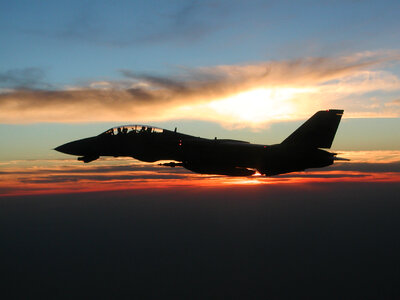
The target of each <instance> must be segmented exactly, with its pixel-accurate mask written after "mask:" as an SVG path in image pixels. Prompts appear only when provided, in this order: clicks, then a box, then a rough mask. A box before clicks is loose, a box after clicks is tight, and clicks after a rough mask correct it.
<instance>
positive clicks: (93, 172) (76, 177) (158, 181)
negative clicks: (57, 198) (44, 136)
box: [0, 151, 400, 196]
mask: <svg viewBox="0 0 400 300" xmlns="http://www.w3.org/2000/svg"><path fill="white" fill-rule="evenodd" d="M341 155H343V156H345V157H351V158H352V161H350V162H337V163H335V164H334V165H332V166H330V167H327V168H324V169H309V170H308V171H307V172H298V173H290V174H284V175H280V176H274V177H264V176H251V177H236V178H235V177H226V176H219V175H200V174H196V173H192V172H190V171H188V170H186V169H184V168H180V167H177V168H168V167H163V166H159V165H158V164H148V163H142V162H138V161H136V160H132V159H118V160H113V159H101V160H99V161H96V162H95V163H92V164H82V163H81V162H78V161H72V160H54V161H10V162H7V163H2V171H0V176H1V178H2V181H1V182H0V195H3V196H5V195H25V194H49V193H72V192H90V191H109V190H110V191H111V190H128V189H137V190H143V189H144V190H147V189H163V188H173V187H186V188H199V187H219V186H248V185H254V186H259V185H279V184H300V185H306V184H309V183H314V182H321V183H322V182H325V183H332V182H371V183H372V182H400V152H399V151H368V152H362V151H354V152H345V153H342V154H341Z"/></svg>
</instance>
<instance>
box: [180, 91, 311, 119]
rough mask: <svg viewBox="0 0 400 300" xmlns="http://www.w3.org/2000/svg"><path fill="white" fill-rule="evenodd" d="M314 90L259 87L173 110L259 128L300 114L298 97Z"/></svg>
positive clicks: (202, 117)
mask: <svg viewBox="0 0 400 300" xmlns="http://www.w3.org/2000/svg"><path fill="white" fill-rule="evenodd" d="M312 93H315V88H278V87H276V88H257V89H254V90H250V91H246V92H242V93H239V94H236V95H233V96H230V97H226V98H223V99H216V100H213V101H210V102H207V103H201V104H195V105H185V106H181V107H179V108H178V109H174V111H173V113H174V114H175V115H176V114H180V115H181V116H190V117H191V118H199V119H208V120H210V119H213V120H218V121H220V122H222V123H224V124H234V125H235V126H236V125H237V124H241V125H243V124H246V125H250V126H254V127H257V126H258V125H260V124H265V123H269V122H274V121H283V120H291V119H293V117H294V116H298V114H299V107H298V106H297V105H296V103H297V102H298V101H297V100H300V99H304V97H307V96H308V95H310V94H312ZM307 98H310V97H307ZM303 102H304V101H303Z"/></svg>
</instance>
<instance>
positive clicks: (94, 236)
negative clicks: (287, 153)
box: [0, 182, 400, 299]
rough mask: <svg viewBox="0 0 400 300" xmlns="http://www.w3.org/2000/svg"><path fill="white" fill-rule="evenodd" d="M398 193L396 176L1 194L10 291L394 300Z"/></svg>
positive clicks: (27, 294) (15, 294) (399, 261)
mask: <svg viewBox="0 0 400 300" xmlns="http://www.w3.org/2000/svg"><path fill="white" fill-rule="evenodd" d="M399 194H400V185H399V183H398V182H392V183H379V182H375V183H373V184H371V183H368V184H366V183H360V182H356V183H351V182H350V183H345V182H344V183H309V184H303V185H296V184H294V185H269V186H248V187H243V186H242V187H232V186H231V187H221V188H216V187H213V188H198V187H197V188H193V189H191V188H183V187H177V188H175V189H164V188H159V189H154V190H130V191H114V192H101V193H79V194H65V195H40V196H14V197H4V198H2V199H1V200H0V203H1V209H0V220H1V221H0V222H1V224H0V234H1V240H2V245H1V248H0V253H1V257H2V266H1V270H2V271H1V272H2V273H3V275H5V276H3V281H2V285H3V288H2V291H3V293H4V292H6V294H7V295H9V297H8V298H9V299H13V298H19V297H21V296H23V297H24V298H31V299H32V298H37V297H38V296H41V297H42V298H44V297H51V298H53V299H65V298H69V299H72V298H74V299H75V298H92V299H93V298H98V297H100V298H110V299H111V298H114V299H124V298H129V299H134V298H136V299H148V298H149V299H163V298H164V299H165V298H175V299H177V298H183V299H210V298H217V299H230V298H231V299H232V298H236V299H288V298H290V299H299V298H318V299H327V298H335V299H357V298H358V299H361V298H362V299H368V298H371V299H394V298H397V297H399V295H400V294H399V286H398V282H399V281H398V280H399V278H400V277H399V275H400V270H399V268H400V255H399V253H400V242H399V238H398V236H399V231H400V218H399V216H400V213H399V212H400V202H399ZM4 278H6V279H5V280H4ZM8 298H7V299H8Z"/></svg>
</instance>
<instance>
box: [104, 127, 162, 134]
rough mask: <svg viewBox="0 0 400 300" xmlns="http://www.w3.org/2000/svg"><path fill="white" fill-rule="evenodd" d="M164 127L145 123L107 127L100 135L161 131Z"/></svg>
mask: <svg viewBox="0 0 400 300" xmlns="http://www.w3.org/2000/svg"><path fill="white" fill-rule="evenodd" d="M163 132H164V129H162V128H156V127H152V126H147V125H124V126H118V127H113V128H110V129H108V130H107V131H105V132H103V133H102V134H101V135H118V134H140V133H147V134H148V133H163Z"/></svg>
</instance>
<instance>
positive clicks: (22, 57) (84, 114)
mask: <svg viewBox="0 0 400 300" xmlns="http://www.w3.org/2000/svg"><path fill="white" fill-rule="evenodd" d="M388 6H389V7H390V9H388ZM399 7H400V5H399V4H398V3H397V2H396V1H393V2H390V1H379V2H378V1H351V2H348V1H343V2H340V1H326V2H320V1H314V2H313V1H304V2H303V1H299V2H296V3H290V2H279V3H278V2H274V1H168V2H167V1H160V2H157V1H155V2H154V1H146V2H145V3H141V2H134V1H121V2H118V4H116V3H112V2H108V1H96V2H94V1H65V2H63V1H61V2H60V1H57V2H52V3H49V2H48V1H35V3H32V2H31V1H15V2H12V3H6V2H3V3H2V4H1V7H0V8H1V9H0V16H1V18H0V28H1V29H0V32H1V35H0V39H1V45H2V47H1V49H0V59H1V64H0V65H1V69H0V123H1V126H0V134H1V136H2V140H3V141H2V146H1V148H0V160H1V164H2V167H1V168H2V169H3V172H6V173H7V174H10V173H13V172H14V173H15V172H16V169H15V168H14V167H15V166H21V167H22V168H30V167H31V163H27V164H26V165H24V164H23V162H22V161H26V160H32V159H35V160H40V161H37V162H36V163H35V164H36V165H37V167H38V168H39V167H40V166H41V165H43V167H45V166H46V167H47V165H48V164H52V165H54V162H51V163H50V161H53V160H56V161H57V162H58V163H59V164H60V167H67V166H68V165H69V164H70V162H69V159H71V157H67V156H66V155H63V154H61V153H57V152H55V151H53V150H52V149H53V148H54V147H56V146H58V145H60V144H63V143H65V142H68V141H71V140H74V139H78V138H83V137H87V136H93V135H97V134H99V133H101V132H103V131H105V130H106V129H108V128H110V127H112V126H115V125H123V124H151V125H155V126H159V127H163V128H167V129H173V128H175V127H178V130H179V131H181V132H184V133H188V134H192V135H196V136H203V137H208V138H213V137H214V136H217V137H219V138H234V139H241V140H246V141H250V142H256V143H261V144H274V143H279V142H281V141H282V140H283V139H284V138H285V137H286V136H287V135H288V134H290V133H291V132H292V131H293V130H294V129H295V128H297V127H298V126H299V125H300V124H301V123H302V122H303V121H304V120H305V119H307V118H308V117H309V116H311V115H312V114H313V113H314V112H316V111H317V110H321V109H329V108H337V109H344V111H345V113H344V118H343V121H342V123H341V125H340V127H339V131H338V134H337V137H336V139H335V142H334V145H333V148H334V149H335V150H337V151H373V150H378V151H384V150H387V151H389V150H390V151H400V133H399V130H397V129H398V128H400V118H399V116H400V64H399V60H400V36H399V34H398V30H397V29H398V28H400V21H399V18H398V16H397V14H396V11H397V9H398V8H399ZM368 155H369V156H370V157H371V156H374V154H373V152H369V154H368ZM397 158H399V157H397ZM64 160H65V161H64ZM67 160H68V161H67ZM399 160H400V158H399ZM118 162H119V164H124V165H130V164H133V165H135V164H137V162H134V161H132V160H125V161H123V162H122V161H118ZM356 162H357V161H356ZM103 163H105V161H98V162H94V163H93V164H92V165H89V166H85V168H86V169H87V170H88V169H90V168H94V169H93V172H96V171H95V168H96V167H99V166H101V165H102V164H103ZM11 166H14V167H13V168H11ZM80 167H82V166H80ZM152 168H155V167H154V166H153V167H152ZM35 170H36V169H35ZM156 173H157V172H156ZM15 174H16V173H15ZM32 176H34V174H31V175H30V177H32ZM38 176H39V175H38ZM15 180H17V179H16V178H15ZM207 180H208V179H206V181H207ZM59 184H63V182H59ZM41 190H42V189H41ZM43 190H45V189H43Z"/></svg>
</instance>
